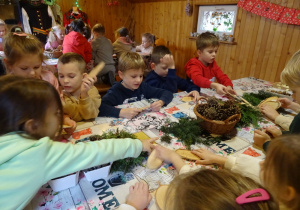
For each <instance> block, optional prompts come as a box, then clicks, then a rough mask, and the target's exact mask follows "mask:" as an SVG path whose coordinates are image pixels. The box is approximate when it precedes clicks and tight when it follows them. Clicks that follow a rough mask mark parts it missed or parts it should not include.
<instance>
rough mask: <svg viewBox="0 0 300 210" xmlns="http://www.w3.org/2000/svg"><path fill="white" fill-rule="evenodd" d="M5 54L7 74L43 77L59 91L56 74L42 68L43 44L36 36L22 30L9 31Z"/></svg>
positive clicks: (5, 43)
mask: <svg viewBox="0 0 300 210" xmlns="http://www.w3.org/2000/svg"><path fill="white" fill-rule="evenodd" d="M4 54H5V58H4V59H3V61H4V64H5V67H6V72H7V74H13V75H17V76H21V77H33V78H37V79H42V80H45V81H47V82H49V83H50V84H52V85H53V86H54V87H55V88H56V89H57V91H59V85H58V81H57V79H56V77H55V76H54V74H53V73H52V72H50V71H46V70H43V68H42V62H43V60H44V55H43V46H42V43H41V42H40V41H39V40H38V39H37V38H36V37H35V36H33V35H30V34H25V33H22V32H21V33H11V32H10V33H8V35H7V37H6V39H5V42H4Z"/></svg>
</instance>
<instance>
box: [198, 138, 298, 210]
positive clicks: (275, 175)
mask: <svg viewBox="0 0 300 210" xmlns="http://www.w3.org/2000/svg"><path fill="white" fill-rule="evenodd" d="M193 153H194V154H195V155H197V156H199V157H200V158H201V159H202V160H199V161H198V162H197V163H200V164H213V163H216V164H219V165H221V166H225V168H227V169H230V170H232V171H233V172H237V173H240V174H242V175H245V176H249V177H251V178H253V179H254V180H257V181H259V180H260V181H261V182H262V183H263V185H264V186H265V187H266V188H267V189H268V190H269V191H270V192H271V193H272V194H273V196H274V198H275V200H278V201H280V202H281V203H282V204H283V205H284V207H285V208H286V209H300V183H299V181H298V180H299V176H300V170H299V161H300V138H299V136H297V135H294V136H288V135H286V136H280V137H278V138H276V139H274V140H272V142H271V143H270V146H269V148H268V151H267V153H266V159H265V161H260V160H259V159H257V158H254V157H251V156H248V155H243V154H241V155H238V156H236V157H234V156H228V157H227V158H226V157H222V156H219V155H216V154H213V153H212V152H209V151H208V150H205V149H200V150H195V151H194V152H193ZM259 162H260V163H259ZM283 209H284V208H283Z"/></svg>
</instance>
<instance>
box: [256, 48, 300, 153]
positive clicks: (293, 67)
mask: <svg viewBox="0 0 300 210" xmlns="http://www.w3.org/2000/svg"><path fill="white" fill-rule="evenodd" d="M280 80H281V82H282V83H284V84H286V85H288V86H289V87H290V89H291V90H292V91H293V98H294V100H295V101H296V102H297V103H294V102H291V101H289V100H281V101H282V103H283V104H282V106H283V107H287V108H291V109H294V110H295V111H296V112H298V114H297V115H296V116H295V117H294V119H293V121H292V122H291V123H290V125H289V131H288V132H284V134H288V133H290V134H299V133H300V113H299V112H300V110H299V108H300V105H299V104H298V103H299V102H300V50H299V51H298V52H296V53H295V54H294V55H293V57H292V58H291V60H289V62H288V63H287V65H286V66H285V68H284V70H283V71H282V72H281V76H280ZM269 110H270V109H268V110H266V107H262V112H263V113H268V115H269V113H270V111H269ZM273 111H274V110H273ZM266 131H268V132H269V133H271V134H272V136H273V137H276V136H278V135H281V132H280V131H279V130H278V129H276V130H275V129H272V128H268V129H267V130H266ZM253 140H254V143H255V144H256V145H257V146H259V147H263V148H264V149H265V150H266V149H267V147H268V144H269V143H270V142H269V141H270V140H271V137H270V136H269V135H268V134H267V133H266V132H265V131H260V130H254V138H253Z"/></svg>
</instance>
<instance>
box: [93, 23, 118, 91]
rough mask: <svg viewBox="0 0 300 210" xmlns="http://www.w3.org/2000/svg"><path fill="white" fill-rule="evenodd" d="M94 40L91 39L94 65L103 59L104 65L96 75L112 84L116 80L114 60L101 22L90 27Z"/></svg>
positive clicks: (111, 47)
mask: <svg viewBox="0 0 300 210" xmlns="http://www.w3.org/2000/svg"><path fill="white" fill-rule="evenodd" d="M92 33H93V36H94V40H93V41H92V43H91V45H92V50H93V59H94V60H95V65H97V64H98V63H100V62H101V61H103V62H104V63H105V67H104V68H103V69H102V71H101V73H100V74H99V75H98V77H100V78H101V79H102V81H103V82H104V83H109V84H110V85H113V84H114V82H115V81H116V79H115V76H116V75H115V72H116V68H115V62H114V60H113V56H112V55H113V46H112V43H111V41H110V40H109V39H107V38H106V37H105V36H104V35H105V28H104V26H103V25H102V24H100V23H98V24H96V25H94V27H93V29H92Z"/></svg>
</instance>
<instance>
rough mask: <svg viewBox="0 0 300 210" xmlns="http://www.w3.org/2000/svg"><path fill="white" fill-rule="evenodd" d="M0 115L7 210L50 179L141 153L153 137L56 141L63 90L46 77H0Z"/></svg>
mask: <svg viewBox="0 0 300 210" xmlns="http://www.w3.org/2000/svg"><path fill="white" fill-rule="evenodd" d="M0 116H1V118H0V127H1V129H0V186H1V190H0V203H1V206H2V207H5V209H24V208H25V207H26V205H27V204H28V203H29V202H30V200H31V199H32V198H33V196H34V195H35V194H36V193H37V191H38V190H39V188H40V187H41V186H42V185H43V184H45V183H46V182H47V181H48V180H50V179H53V178H56V177H60V176H64V175H67V174H70V173H74V172H76V171H78V170H82V169H86V168H89V167H93V166H97V165H101V164H105V163H107V162H111V161H114V160H117V159H121V158H126V157H137V156H138V155H139V154H140V153H141V151H142V150H143V151H150V142H151V141H153V140H154V139H153V140H149V141H142V142H141V141H140V140H137V139H109V140H101V141H96V142H85V143H79V144H76V145H73V144H71V143H60V142H55V141H53V140H55V139H57V138H58V137H59V135H60V131H61V128H62V105H61V102H60V97H59V94H58V93H57V91H56V90H55V89H54V87H53V86H52V85H50V84H49V83H48V82H45V81H43V80H37V79H31V78H26V79H24V78H20V77H13V76H3V77H1V78H0ZM52 139H53V140H52ZM120 144H122V147H120ZM12 201H13V202H12Z"/></svg>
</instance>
